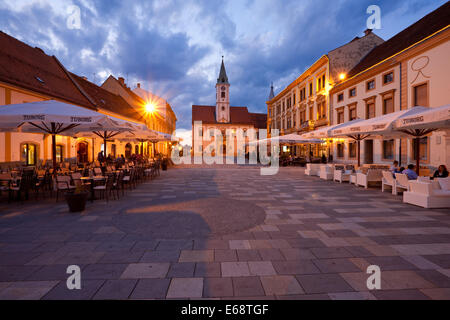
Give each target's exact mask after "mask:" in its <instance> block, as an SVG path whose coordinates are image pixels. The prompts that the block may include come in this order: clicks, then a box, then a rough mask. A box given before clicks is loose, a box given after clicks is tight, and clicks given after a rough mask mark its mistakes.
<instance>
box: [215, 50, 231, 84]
mask: <svg viewBox="0 0 450 320" xmlns="http://www.w3.org/2000/svg"><path fill="white" fill-rule="evenodd" d="M217 83H218V84H229V83H228V76H227V72H226V71H225V64H224V63H223V56H222V65H221V66H220V73H219V78H217Z"/></svg>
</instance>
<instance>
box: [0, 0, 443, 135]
mask: <svg viewBox="0 0 450 320" xmlns="http://www.w3.org/2000/svg"><path fill="white" fill-rule="evenodd" d="M445 2H446V1H444V0H410V1H390V0H382V1H380V0H378V1H375V0H352V1H350V0H347V1H345V0H337V1H333V2H330V1H326V0H302V1H298V0H230V1H218V0H161V1H138V0H127V1H121V0H110V1H101V0H60V1H50V0H16V1H4V0H3V1H0V29H1V30H3V31H4V32H6V33H8V34H10V35H12V36H14V37H16V38H18V39H20V40H22V41H24V42H26V43H28V44H30V45H32V46H39V47H41V48H42V49H44V50H45V51H46V52H47V53H48V54H54V55H55V56H57V57H58V58H59V59H60V60H61V61H62V63H63V64H64V65H65V66H66V67H67V68H68V69H70V70H71V71H73V72H75V73H77V74H80V75H84V76H87V77H88V78H89V80H91V81H94V82H96V83H97V84H101V83H102V82H103V81H104V80H105V79H106V77H107V76H109V74H113V75H115V76H123V77H125V78H127V79H128V84H129V85H130V86H132V87H134V85H135V84H136V83H137V82H141V83H142V85H143V87H145V88H146V89H149V90H151V91H153V92H154V93H156V94H159V95H161V96H163V97H164V98H166V99H167V100H168V101H169V102H170V103H171V104H172V106H173V108H174V111H175V113H176V114H177V117H178V120H179V121H178V123H177V126H178V127H179V128H181V129H190V127H191V105H192V104H211V105H213V104H214V103H215V88H214V86H215V82H216V78H217V75H218V72H219V67H220V59H221V56H222V55H225V63H226V67H227V73H228V77H229V79H230V82H231V92H230V97H231V104H232V105H238V106H248V107H249V109H250V110H251V111H252V112H266V105H265V101H266V98H267V96H268V93H269V85H270V82H272V81H273V82H274V84H275V89H276V91H277V92H278V91H280V90H282V89H283V88H284V87H285V86H286V85H287V84H288V83H290V82H291V81H293V80H294V79H295V78H296V77H298V75H299V74H300V73H301V72H302V71H303V70H305V69H306V68H307V67H308V66H309V65H311V64H312V63H313V62H314V61H315V60H316V59H318V58H319V57H320V56H322V55H323V54H326V53H327V52H328V51H330V50H332V49H334V48H336V47H338V46H340V45H343V44H344V43H346V42H348V41H350V40H351V39H353V38H354V37H355V36H360V35H362V32H363V31H364V29H366V19H367V18H368V15H367V14H366V9H367V7H368V6H369V5H372V4H377V5H379V6H380V7H381V11H382V29H381V30H375V32H376V33H377V34H378V35H379V36H381V37H382V38H384V39H389V38H390V37H391V36H393V35H394V34H396V33H398V32H399V31H401V30H402V29H404V28H406V27H407V26H408V25H410V24H412V23H414V22H415V21H417V20H418V19H420V18H421V17H423V16H424V15H426V14H427V13H429V12H431V11H432V10H434V9H436V8H437V7H439V6H440V5H442V4H444V3H445ZM71 5H76V6H78V7H79V8H80V9H81V11H80V12H81V29H79V30H74V29H68V28H67V25H66V21H67V18H68V14H69V13H68V11H67V10H68V8H69V6H71Z"/></svg>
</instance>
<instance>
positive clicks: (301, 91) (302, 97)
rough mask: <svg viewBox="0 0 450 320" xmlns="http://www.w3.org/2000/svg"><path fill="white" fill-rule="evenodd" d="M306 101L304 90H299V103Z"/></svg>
mask: <svg viewBox="0 0 450 320" xmlns="http://www.w3.org/2000/svg"><path fill="white" fill-rule="evenodd" d="M305 99H306V88H305V87H303V88H302V89H300V101H304V100H305Z"/></svg>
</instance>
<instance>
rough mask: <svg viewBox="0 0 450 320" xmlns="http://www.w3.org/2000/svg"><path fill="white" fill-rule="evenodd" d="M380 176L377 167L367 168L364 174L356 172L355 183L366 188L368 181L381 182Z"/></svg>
mask: <svg viewBox="0 0 450 320" xmlns="http://www.w3.org/2000/svg"><path fill="white" fill-rule="evenodd" d="M382 177H383V176H382V174H381V170H378V169H369V170H367V173H366V174H364V173H362V172H358V173H357V174H356V185H357V186H362V187H364V188H366V189H367V188H369V184H370V183H381V179H382Z"/></svg>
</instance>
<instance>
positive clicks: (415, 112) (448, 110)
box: [393, 105, 450, 174]
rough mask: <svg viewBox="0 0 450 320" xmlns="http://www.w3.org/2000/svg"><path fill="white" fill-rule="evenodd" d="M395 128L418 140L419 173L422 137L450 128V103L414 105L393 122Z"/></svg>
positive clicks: (417, 160)
mask: <svg viewBox="0 0 450 320" xmlns="http://www.w3.org/2000/svg"><path fill="white" fill-rule="evenodd" d="M393 127H394V130H395V131H396V132H400V133H403V134H406V135H409V136H413V137H414V139H415V140H416V150H414V152H415V155H416V171H417V174H419V161H420V146H419V145H420V143H419V142H420V138H421V137H424V136H426V135H428V134H430V133H432V132H433V131H436V130H441V129H450V105H445V106H441V107H437V108H427V107H414V108H411V109H409V112H408V113H407V114H404V115H402V116H400V117H399V118H398V119H397V120H396V121H395V122H394V123H393Z"/></svg>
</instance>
